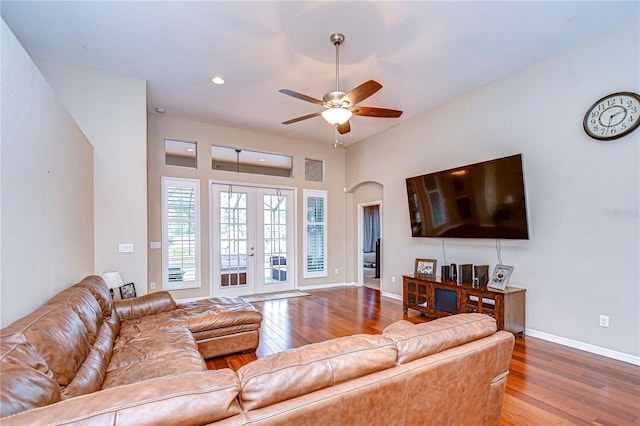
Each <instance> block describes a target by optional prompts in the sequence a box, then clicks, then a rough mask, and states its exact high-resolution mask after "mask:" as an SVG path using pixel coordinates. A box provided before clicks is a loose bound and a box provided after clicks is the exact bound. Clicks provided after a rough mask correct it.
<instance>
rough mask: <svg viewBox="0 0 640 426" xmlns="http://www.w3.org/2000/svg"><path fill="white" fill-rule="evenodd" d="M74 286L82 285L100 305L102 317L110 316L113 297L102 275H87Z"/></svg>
mask: <svg viewBox="0 0 640 426" xmlns="http://www.w3.org/2000/svg"><path fill="white" fill-rule="evenodd" d="M74 287H83V288H86V289H87V290H89V291H90V292H91V294H93V297H94V298H95V299H96V301H97V302H98V305H100V308H101V309H102V315H103V316H104V318H109V317H110V316H111V313H112V310H113V299H112V298H111V292H110V291H109V287H107V284H105V282H104V280H103V279H102V277H99V276H97V275H91V276H88V277H86V278H84V279H83V280H82V281H80V282H79V283H77V284H76V285H74Z"/></svg>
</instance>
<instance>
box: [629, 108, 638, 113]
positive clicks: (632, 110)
mask: <svg viewBox="0 0 640 426" xmlns="http://www.w3.org/2000/svg"><path fill="white" fill-rule="evenodd" d="M629 111H630V112H632V113H634V114H635V113H636V112H638V108H636V107H633V108H629Z"/></svg>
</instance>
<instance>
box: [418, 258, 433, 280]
mask: <svg viewBox="0 0 640 426" xmlns="http://www.w3.org/2000/svg"><path fill="white" fill-rule="evenodd" d="M437 264H438V261H437V260H436V259H416V268H415V271H414V272H413V274H414V275H415V276H416V277H429V278H435V277H436V265H437Z"/></svg>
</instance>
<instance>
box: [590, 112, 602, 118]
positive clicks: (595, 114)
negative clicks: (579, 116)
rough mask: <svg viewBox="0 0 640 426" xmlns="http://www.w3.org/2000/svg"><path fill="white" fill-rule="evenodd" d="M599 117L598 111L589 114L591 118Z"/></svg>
mask: <svg viewBox="0 0 640 426" xmlns="http://www.w3.org/2000/svg"><path fill="white" fill-rule="evenodd" d="M599 115H600V111H593V112H592V113H591V116H592V117H593V118H598V116H599Z"/></svg>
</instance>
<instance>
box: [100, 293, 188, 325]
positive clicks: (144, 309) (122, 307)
mask: <svg viewBox="0 0 640 426" xmlns="http://www.w3.org/2000/svg"><path fill="white" fill-rule="evenodd" d="M113 306H114V308H115V309H116V311H117V312H118V316H119V317H120V320H121V321H125V320H134V319H136V318H144V317H146V316H149V315H153V314H157V313H160V312H171V311H173V310H175V309H176V303H175V302H174V301H173V297H171V295H170V294H169V292H166V291H158V292H156V293H150V294H145V295H144V296H140V297H136V298H133V299H124V300H116V301H115V302H113Z"/></svg>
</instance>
